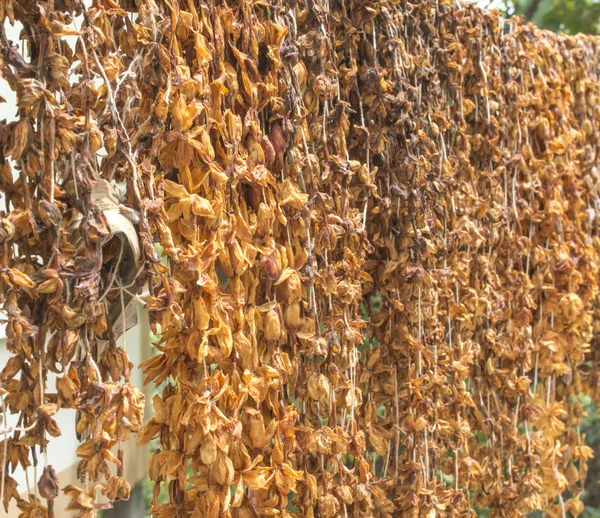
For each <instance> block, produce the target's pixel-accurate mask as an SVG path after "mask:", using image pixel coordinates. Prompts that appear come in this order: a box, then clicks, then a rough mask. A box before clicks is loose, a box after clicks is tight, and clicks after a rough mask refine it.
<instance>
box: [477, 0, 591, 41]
mask: <svg viewBox="0 0 600 518" xmlns="http://www.w3.org/2000/svg"><path fill="white" fill-rule="evenodd" d="M478 3H479V4H480V5H482V6H483V7H490V8H493V7H495V8H498V9H499V10H500V11H501V12H502V13H503V14H504V15H505V16H507V17H509V16H514V15H516V16H521V15H522V16H524V17H525V19H526V20H527V21H530V22H532V23H534V24H535V25H537V26H538V27H543V28H545V29H550V30H551V31H554V32H564V33H566V34H577V33H579V32H582V33H584V34H600V0H487V1H486V0H484V1H480V2H478Z"/></svg>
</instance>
